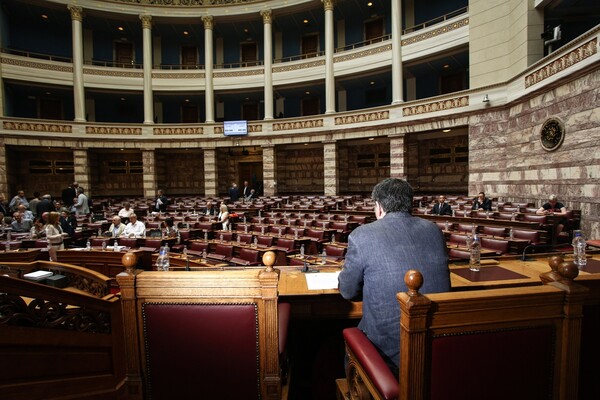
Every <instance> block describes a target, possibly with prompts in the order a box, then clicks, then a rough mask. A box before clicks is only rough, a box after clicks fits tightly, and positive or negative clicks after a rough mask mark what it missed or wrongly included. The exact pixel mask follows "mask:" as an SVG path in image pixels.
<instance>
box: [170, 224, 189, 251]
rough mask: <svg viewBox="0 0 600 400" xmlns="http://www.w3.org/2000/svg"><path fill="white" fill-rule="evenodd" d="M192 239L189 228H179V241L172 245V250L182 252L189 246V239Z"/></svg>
mask: <svg viewBox="0 0 600 400" xmlns="http://www.w3.org/2000/svg"><path fill="white" fill-rule="evenodd" d="M189 240H190V231H189V229H180V230H179V243H178V244H175V245H173V246H172V247H171V251H172V252H175V253H181V252H182V251H183V249H184V248H186V247H187V246H188V241H189Z"/></svg>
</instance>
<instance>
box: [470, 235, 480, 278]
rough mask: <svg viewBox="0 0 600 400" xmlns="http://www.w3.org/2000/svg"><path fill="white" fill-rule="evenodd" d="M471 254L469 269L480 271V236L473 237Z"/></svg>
mask: <svg viewBox="0 0 600 400" xmlns="http://www.w3.org/2000/svg"><path fill="white" fill-rule="evenodd" d="M470 253H471V255H470V257H469V269H470V270H471V271H475V272H477V271H479V268H480V267H481V262H480V261H481V242H480V241H479V237H478V236H475V237H473V243H471V251H470Z"/></svg>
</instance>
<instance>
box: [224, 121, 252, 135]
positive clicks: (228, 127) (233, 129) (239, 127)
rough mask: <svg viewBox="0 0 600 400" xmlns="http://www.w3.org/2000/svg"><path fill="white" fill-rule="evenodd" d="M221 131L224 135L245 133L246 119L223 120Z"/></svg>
mask: <svg viewBox="0 0 600 400" xmlns="http://www.w3.org/2000/svg"><path fill="white" fill-rule="evenodd" d="M223 133H224V134H225V136H243V135H247V134H248V121H225V122H223Z"/></svg>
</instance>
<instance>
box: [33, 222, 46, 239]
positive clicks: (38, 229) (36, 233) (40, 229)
mask: <svg viewBox="0 0 600 400" xmlns="http://www.w3.org/2000/svg"><path fill="white" fill-rule="evenodd" d="M46 218H47V216H46ZM44 225H45V222H44V220H43V219H42V217H37V218H36V219H34V220H33V231H32V235H31V238H32V239H35V238H41V237H44V236H46V231H45V230H44Z"/></svg>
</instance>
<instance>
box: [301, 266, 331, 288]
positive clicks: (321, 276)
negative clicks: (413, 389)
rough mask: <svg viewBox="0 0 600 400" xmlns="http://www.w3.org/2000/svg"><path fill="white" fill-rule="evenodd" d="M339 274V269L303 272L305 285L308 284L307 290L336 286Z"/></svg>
mask: <svg viewBox="0 0 600 400" xmlns="http://www.w3.org/2000/svg"><path fill="white" fill-rule="evenodd" d="M339 274H340V271H336V272H319V273H307V274H304V276H305V277H306V285H307V286H308V290H325V289H337V288H338V275H339Z"/></svg>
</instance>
